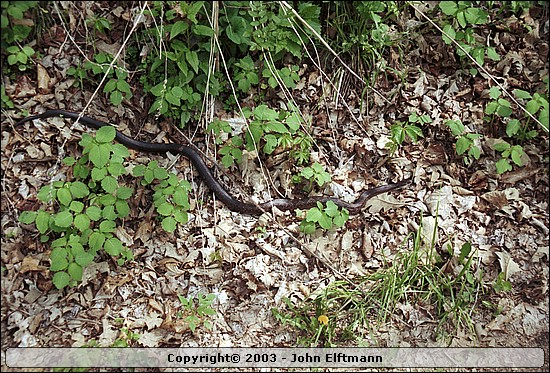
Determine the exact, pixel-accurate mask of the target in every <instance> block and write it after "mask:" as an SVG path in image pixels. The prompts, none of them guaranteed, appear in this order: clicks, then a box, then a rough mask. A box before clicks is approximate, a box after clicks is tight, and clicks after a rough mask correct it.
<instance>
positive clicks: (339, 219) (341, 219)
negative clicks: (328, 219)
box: [332, 210, 349, 228]
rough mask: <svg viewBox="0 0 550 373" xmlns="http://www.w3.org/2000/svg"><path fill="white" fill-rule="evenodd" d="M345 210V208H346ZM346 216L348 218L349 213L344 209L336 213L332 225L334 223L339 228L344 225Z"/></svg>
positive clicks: (346, 219)
mask: <svg viewBox="0 0 550 373" xmlns="http://www.w3.org/2000/svg"><path fill="white" fill-rule="evenodd" d="M346 211H347V210H346ZM348 218H349V215H348V213H345V212H344V211H342V213H341V214H338V215H336V216H335V217H334V218H333V219H332V221H333V223H334V225H336V226H337V227H339V228H341V227H343V226H344V224H346V221H348Z"/></svg>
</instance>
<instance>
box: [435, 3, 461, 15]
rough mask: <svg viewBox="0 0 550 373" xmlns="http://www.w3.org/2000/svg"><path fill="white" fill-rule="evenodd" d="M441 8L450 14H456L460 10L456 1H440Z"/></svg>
mask: <svg viewBox="0 0 550 373" xmlns="http://www.w3.org/2000/svg"><path fill="white" fill-rule="evenodd" d="M439 9H441V11H442V12H443V13H445V14H446V15H448V16H454V15H455V14H456V13H457V12H458V5H457V4H456V2H455V1H440V2H439Z"/></svg>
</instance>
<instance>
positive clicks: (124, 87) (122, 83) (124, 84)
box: [116, 79, 132, 96]
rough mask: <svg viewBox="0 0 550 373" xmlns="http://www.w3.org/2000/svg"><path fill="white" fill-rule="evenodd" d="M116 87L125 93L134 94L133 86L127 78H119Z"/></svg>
mask: <svg viewBox="0 0 550 373" xmlns="http://www.w3.org/2000/svg"><path fill="white" fill-rule="evenodd" d="M116 88H117V90H119V91H120V92H124V93H126V94H127V95H129V96H131V95H132V90H131V88H130V85H129V84H128V83H127V82H126V80H123V79H119V80H117V82H116Z"/></svg>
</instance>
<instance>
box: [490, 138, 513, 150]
mask: <svg viewBox="0 0 550 373" xmlns="http://www.w3.org/2000/svg"><path fill="white" fill-rule="evenodd" d="M492 148H493V149H495V150H496V151H497V152H503V151H506V150H508V149H510V144H508V143H507V142H506V141H499V142H497V143H495V144H493V146H492Z"/></svg>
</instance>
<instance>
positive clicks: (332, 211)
mask: <svg viewBox="0 0 550 373" xmlns="http://www.w3.org/2000/svg"><path fill="white" fill-rule="evenodd" d="M326 206H327V207H326V208H325V213H326V214H327V215H328V216H330V217H334V216H336V215H338V213H339V212H340V211H338V206H337V205H336V203H334V202H332V201H327V203H326Z"/></svg>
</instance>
